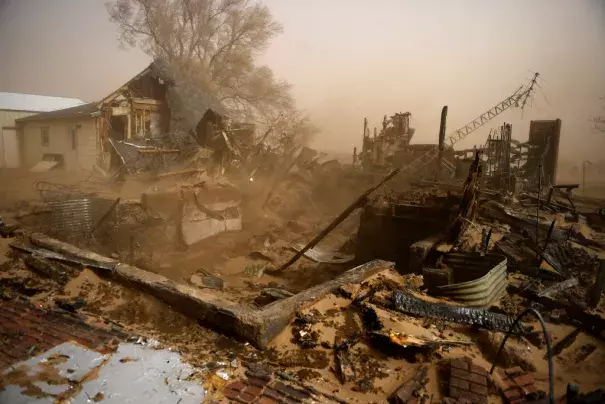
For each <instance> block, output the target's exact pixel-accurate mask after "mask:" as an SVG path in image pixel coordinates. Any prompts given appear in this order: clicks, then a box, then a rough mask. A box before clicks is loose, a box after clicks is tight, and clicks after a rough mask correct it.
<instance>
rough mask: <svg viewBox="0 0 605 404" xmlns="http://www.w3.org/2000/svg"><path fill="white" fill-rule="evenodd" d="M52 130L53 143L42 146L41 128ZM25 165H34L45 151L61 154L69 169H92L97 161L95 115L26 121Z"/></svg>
mask: <svg viewBox="0 0 605 404" xmlns="http://www.w3.org/2000/svg"><path fill="white" fill-rule="evenodd" d="M74 125H79V126H78V129H77V147H76V149H75V150H74V148H73V145H72V138H71V128H72V127H73V126H74ZM43 127H48V129H49V144H48V145H47V146H43V145H42V130H41V128H43ZM22 139H23V165H24V167H25V168H31V167H32V166H34V165H35V164H36V163H37V162H39V161H40V160H42V157H43V156H44V154H48V153H52V154H61V155H62V156H63V161H64V162H65V165H64V169H65V170H67V171H82V170H86V171H88V170H92V169H93V166H94V165H95V164H96V163H97V130H96V125H95V118H92V117H89V118H81V119H49V120H46V121H31V122H24V123H23V138H22Z"/></svg>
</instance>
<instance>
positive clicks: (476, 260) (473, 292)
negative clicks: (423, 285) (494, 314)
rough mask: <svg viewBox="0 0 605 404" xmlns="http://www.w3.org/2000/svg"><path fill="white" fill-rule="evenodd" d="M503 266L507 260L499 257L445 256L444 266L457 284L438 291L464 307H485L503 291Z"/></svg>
mask: <svg viewBox="0 0 605 404" xmlns="http://www.w3.org/2000/svg"><path fill="white" fill-rule="evenodd" d="M506 262H507V261H506V257H504V256H502V255H498V254H486V255H481V254H480V253H449V254H446V255H445V256H444V259H443V263H444V264H445V265H446V266H447V267H448V268H451V269H452V271H453V277H454V282H456V283H454V284H452V285H444V286H439V287H437V289H438V290H439V291H440V293H441V294H442V295H443V296H447V297H450V298H452V299H454V300H456V301H458V302H460V303H462V304H464V305H465V306H468V307H483V306H487V305H489V304H491V303H492V302H493V301H494V300H496V299H499V298H500V297H502V295H503V294H504V292H505V290H506V285H507V283H506Z"/></svg>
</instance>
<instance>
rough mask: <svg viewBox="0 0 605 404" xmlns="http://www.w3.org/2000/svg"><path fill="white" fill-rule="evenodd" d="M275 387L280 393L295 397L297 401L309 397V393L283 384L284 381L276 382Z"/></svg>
mask: <svg viewBox="0 0 605 404" xmlns="http://www.w3.org/2000/svg"><path fill="white" fill-rule="evenodd" d="M273 388H274V389H275V390H277V391H279V392H280V393H282V394H284V395H286V396H288V397H290V398H292V399H294V400H295V401H302V400H304V399H305V398H307V397H309V393H307V392H304V391H301V390H297V389H294V388H292V387H290V386H287V385H285V384H283V383H282V382H276V383H275V385H274V386H273Z"/></svg>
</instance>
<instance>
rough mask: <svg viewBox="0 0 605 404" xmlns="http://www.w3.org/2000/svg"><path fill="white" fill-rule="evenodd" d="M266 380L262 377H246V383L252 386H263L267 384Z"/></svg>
mask: <svg viewBox="0 0 605 404" xmlns="http://www.w3.org/2000/svg"><path fill="white" fill-rule="evenodd" d="M267 383H268V381H267V380H263V379H259V378H257V377H248V381H247V384H250V385H252V386H256V387H260V388H263V387H265V386H266V385H267Z"/></svg>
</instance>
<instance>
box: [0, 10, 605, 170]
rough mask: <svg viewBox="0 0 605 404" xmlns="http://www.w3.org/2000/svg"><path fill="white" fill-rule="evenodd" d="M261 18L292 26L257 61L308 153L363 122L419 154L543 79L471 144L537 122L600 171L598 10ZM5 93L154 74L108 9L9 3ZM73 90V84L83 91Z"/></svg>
mask: <svg viewBox="0 0 605 404" xmlns="http://www.w3.org/2000/svg"><path fill="white" fill-rule="evenodd" d="M267 4H268V5H269V7H270V8H271V11H272V12H273V14H274V16H275V18H276V19H277V20H278V21H280V22H281V23H282V24H283V26H284V33H283V34H282V35H280V36H278V37H277V38H276V39H275V40H274V41H273V43H272V45H271V47H270V48H269V49H268V50H267V52H266V54H265V55H264V56H263V57H262V62H263V63H266V64H267V65H269V66H270V67H271V68H272V69H273V70H274V71H275V73H276V74H277V75H279V76H280V78H283V79H286V80H288V81H289V82H291V83H292V84H293V86H294V96H295V97H296V99H297V102H298V104H299V106H300V107H302V108H304V109H305V110H306V111H307V112H309V114H310V115H311V117H312V118H313V120H314V123H315V124H316V125H317V126H318V127H319V128H320V130H321V133H319V134H318V135H317V136H316V137H315V139H314V140H313V142H312V146H314V147H317V148H319V149H323V150H327V151H331V152H334V153H340V154H343V153H349V154H350V153H351V151H352V148H353V147H354V146H359V145H360V142H361V136H362V125H363V118H364V117H367V118H368V120H369V122H370V127H373V126H379V124H380V122H381V120H382V117H383V115H385V114H392V113H394V112H405V111H409V112H411V113H412V126H413V127H415V128H416V137H415V139H414V143H434V141H435V139H436V136H437V132H438V125H439V113H440V109H441V106H443V105H448V106H449V110H450V114H449V118H448V131H449V130H453V129H456V128H458V127H460V126H462V125H463V124H465V123H466V122H467V121H469V120H471V119H472V118H474V117H475V116H477V115H479V114H480V113H482V112H484V111H485V110H487V109H488V108H490V107H491V106H492V105H494V104H496V103H497V102H499V101H500V100H501V99H503V98H505V97H506V96H507V95H508V94H511V93H512V92H513V91H514V90H515V89H516V88H517V87H519V86H520V85H521V84H525V83H526V82H527V81H528V79H529V78H530V77H531V72H535V71H537V72H540V74H541V76H542V77H543V80H542V81H541V86H542V92H543V94H544V95H543V94H542V93H541V92H537V93H536V95H535V97H534V100H533V106H532V108H531V109H527V110H526V111H525V113H524V114H523V116H522V115H521V112H520V111H510V112H508V113H507V114H504V116H503V117H502V118H498V120H497V121H496V122H491V123H490V124H491V125H488V126H487V127H485V128H483V129H482V130H480V131H478V132H477V133H475V134H473V135H472V136H470V137H469V138H467V139H465V140H464V142H463V143H462V144H461V145H460V146H461V147H472V146H473V145H474V144H480V143H482V142H483V141H484V138H485V137H486V135H487V133H488V131H489V129H490V128H491V127H496V126H497V125H499V124H501V122H504V121H506V122H509V123H512V124H513V137H515V138H518V139H526V137H527V131H528V127H529V121H530V120H531V119H554V118H560V119H562V121H563V134H562V140H561V142H562V148H561V149H562V156H561V158H562V159H563V160H571V161H574V160H581V159H584V158H586V159H598V158H599V157H600V155H601V154H602V152H603V151H605V137H603V135H601V134H598V133H595V132H594V131H592V129H591V124H590V122H589V121H588V119H589V118H590V117H591V116H593V115H595V114H598V113H599V112H600V101H599V97H600V96H602V95H603V94H605V74H603V72H604V71H605V46H603V44H605V3H604V2H602V1H598V0H597V1H583V2H577V1H549V0H546V1H534V2H531V3H528V2H525V1H509V2H506V3H485V2H481V1H450V2H447V3H444V2H441V1H422V2H420V1H378V2H361V1H354V2H351V1H331V2H329V3H326V2H321V1H317V0H311V1H306V2H304V4H303V3H302V2H283V1H276V0H270V1H267ZM0 18H1V19H0V51H1V52H2V55H4V57H3V58H2V60H1V61H0V70H2V72H3V74H2V76H1V77H0V90H2V91H14V92H30V93H36V94H52V95H64V96H70V97H79V98H82V99H85V100H87V101H88V100H95V99H98V98H99V97H101V96H102V95H103V94H105V93H107V91H112V90H113V89H114V88H115V87H116V86H119V85H120V84H121V83H123V82H124V81H126V80H128V78H129V77H131V76H132V75H133V74H135V73H136V72H138V71H140V69H141V68H142V67H144V66H145V65H146V64H147V63H148V62H149V60H148V58H147V56H146V55H143V54H141V53H140V52H139V51H138V50H136V49H128V50H124V49H120V48H119V44H118V42H117V38H116V33H115V27H114V26H112V25H111V24H110V22H109V21H108V18H107V14H106V11H105V8H104V2H103V1H102V0H99V1H94V0H93V1H86V2H82V1H76V0H60V1H53V2H52V4H51V2H44V1H25V2H22V1H19V2H17V1H6V0H5V1H4V2H3V7H2V16H1V17H0ZM74 78H77V80H75V79H74Z"/></svg>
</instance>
